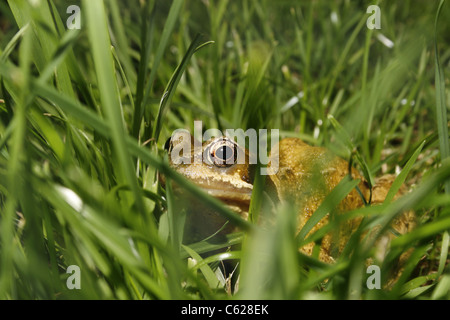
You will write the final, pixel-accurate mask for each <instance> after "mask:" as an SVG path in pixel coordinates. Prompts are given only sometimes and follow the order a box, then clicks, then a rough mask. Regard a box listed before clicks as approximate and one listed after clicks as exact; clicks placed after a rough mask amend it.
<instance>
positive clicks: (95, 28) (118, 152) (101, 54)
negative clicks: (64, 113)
mask: <svg viewBox="0 0 450 320" xmlns="http://www.w3.org/2000/svg"><path fill="white" fill-rule="evenodd" d="M83 6H84V7H85V10H84V11H85V12H87V15H86V19H87V26H88V34H89V39H90V43H91V47H92V55H93V59H94V65H95V70H96V74H97V79H98V87H99V91H100V98H101V104H102V110H103V113H104V115H105V117H106V121H107V123H108V124H109V128H110V132H109V134H110V135H111V140H112V144H113V146H114V154H115V156H116V158H117V161H118V162H117V164H116V166H115V168H116V171H117V172H118V176H119V179H118V183H119V184H126V185H129V186H130V188H131V191H132V195H133V196H132V197H131V196H130V195H129V193H126V196H127V197H128V201H129V202H128V204H129V205H131V204H132V203H133V202H134V201H135V202H136V205H137V208H138V210H139V212H141V213H144V212H145V207H144V204H143V199H142V193H141V190H140V188H139V187H138V183H137V180H136V175H135V173H134V167H133V164H132V161H131V156H130V154H129V151H128V149H127V147H126V139H125V136H126V132H125V128H124V120H123V117H122V115H123V111H122V109H121V103H120V101H119V93H118V88H117V85H116V81H115V79H116V75H115V71H114V70H115V68H114V61H113V57H112V53H111V49H110V48H111V43H110V40H109V34H108V23H107V17H106V13H105V8H104V4H103V2H102V1H86V0H84V1H83ZM152 231H153V232H156V228H154V229H153V230H152Z"/></svg>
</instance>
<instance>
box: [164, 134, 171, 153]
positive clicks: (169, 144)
mask: <svg viewBox="0 0 450 320" xmlns="http://www.w3.org/2000/svg"><path fill="white" fill-rule="evenodd" d="M171 145H172V138H171V137H169V139H167V140H166V143H164V150H166V151H169V149H170V146H171Z"/></svg>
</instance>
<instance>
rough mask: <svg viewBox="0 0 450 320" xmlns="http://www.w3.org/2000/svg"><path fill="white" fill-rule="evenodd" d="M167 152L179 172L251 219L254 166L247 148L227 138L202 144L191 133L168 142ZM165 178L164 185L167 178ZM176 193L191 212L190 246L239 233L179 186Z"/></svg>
mask: <svg viewBox="0 0 450 320" xmlns="http://www.w3.org/2000/svg"><path fill="white" fill-rule="evenodd" d="M165 149H166V150H167V152H168V154H169V163H170V166H171V167H172V168H173V169H174V170H175V171H177V172H178V173H179V174H181V175H183V176H184V177H186V178H187V179H189V180H191V181H192V182H194V183H195V184H196V185H198V186H199V187H201V188H202V189H203V190H204V191H205V192H207V193H208V194H210V195H211V196H213V197H215V198H218V199H220V200H221V201H222V202H224V203H225V204H226V205H227V206H228V207H229V208H230V209H231V210H233V211H235V212H236V213H238V214H239V215H240V216H241V217H242V218H244V219H247V217H248V210H249V205H250V198H251V194H252V190H253V184H252V180H253V178H252V176H253V171H254V170H253V166H254V165H250V164H249V153H248V151H247V150H246V149H244V148H242V147H240V146H239V145H238V144H237V143H236V142H234V140H232V139H230V138H228V137H225V136H221V137H217V138H213V139H210V140H207V141H206V142H204V143H203V144H202V143H201V142H199V141H198V140H195V139H194V137H192V136H191V135H190V134H189V133H188V132H187V131H181V132H178V133H176V134H173V135H172V137H171V138H170V139H169V140H167V142H166V145H165ZM161 178H162V182H163V183H164V178H163V177H161ZM174 192H175V193H176V194H177V195H178V197H179V201H177V204H176V205H179V206H180V209H185V210H186V212H187V213H188V217H187V219H186V225H185V241H187V242H188V243H189V242H196V241H200V240H202V239H205V238H209V236H211V235H212V234H216V235H219V236H222V235H225V234H228V233H230V232H233V231H235V230H236V229H235V226H233V225H231V224H229V223H228V222H227V221H226V219H225V218H224V217H222V216H221V215H220V214H218V213H217V212H215V211H214V210H213V209H211V208H209V207H208V206H206V205H205V204H204V203H202V201H199V199H195V198H193V197H192V196H191V195H190V194H188V193H185V192H183V190H181V189H180V188H177V186H176V185H175V184H174ZM219 230H220V232H219V233H217V232H218V231H219Z"/></svg>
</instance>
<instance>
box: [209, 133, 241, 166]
mask: <svg viewBox="0 0 450 320" xmlns="http://www.w3.org/2000/svg"><path fill="white" fill-rule="evenodd" d="M209 151H210V152H209V153H210V154H209V155H210V157H211V160H212V162H213V163H214V165H216V166H217V167H229V166H231V165H233V164H235V163H236V158H237V146H236V144H235V143H234V142H232V141H230V140H225V139H220V140H218V141H216V142H214V143H213V144H211V147H210V150H209Z"/></svg>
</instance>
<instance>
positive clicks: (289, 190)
mask: <svg viewBox="0 0 450 320" xmlns="http://www.w3.org/2000/svg"><path fill="white" fill-rule="evenodd" d="M192 139H193V138H192V137H191V138H190V139H186V137H185V138H184V139H183V138H179V139H177V140H176V141H173V140H172V141H171V147H170V148H169V153H170V152H171V151H172V150H173V147H174V146H180V145H182V144H186V143H190V144H191V145H192V148H191V150H192V153H191V154H190V159H191V161H190V162H191V163H190V164H183V163H181V164H177V163H175V162H174V161H173V160H171V161H170V163H171V166H172V167H173V168H174V169H175V170H176V171H177V172H178V173H181V174H182V175H184V176H185V177H187V178H188V179H190V180H192V181H193V182H194V183H196V184H197V185H199V186H201V187H202V188H203V189H204V190H205V191H207V192H208V193H209V194H211V195H213V196H215V197H217V198H219V199H221V200H222V201H224V202H225V203H226V204H227V205H229V206H230V208H232V209H233V210H235V211H236V212H238V213H239V214H240V215H241V216H242V217H243V218H245V219H246V218H247V216H248V208H249V203H250V197H251V192H252V189H253V186H252V181H251V175H252V172H251V171H252V170H251V169H252V167H251V165H249V164H248V161H246V163H245V164H232V165H229V166H221V165H220V164H221V163H220V159H219V165H217V164H214V163H211V159H209V160H210V161H209V163H208V162H205V161H197V163H195V161H194V160H195V159H196V158H197V160H199V159H200V160H201V159H202V157H203V158H204V157H205V154H207V155H211V154H213V151H214V150H212V147H213V146H214V145H217V142H218V140H217V139H214V140H213V141H212V140H210V141H206V142H204V143H203V145H202V148H201V150H200V149H199V150H197V151H196V150H194V148H193V140H192ZM221 139H222V140H223V141H225V140H224V139H228V138H225V137H223V138H221ZM219 140H220V139H219ZM228 140H229V139H228ZM230 141H231V140H230ZM219 142H220V141H219ZM237 148H240V147H238V146H237ZM241 150H242V151H243V152H245V156H246V159H247V160H248V152H247V151H246V150H244V149H241ZM205 151H206V152H205ZM278 152H279V153H278V159H279V164H278V171H277V173H276V174H274V175H270V176H269V177H267V178H266V182H267V189H268V190H269V191H272V195H274V196H275V197H274V198H275V199H276V201H293V202H294V204H295V206H296V207H297V208H298V210H299V213H298V220H299V221H298V230H300V229H301V228H302V227H303V226H304V224H305V223H306V221H308V219H309V218H310V216H311V215H312V214H313V213H314V212H315V210H316V209H317V208H318V207H319V206H320V204H321V203H322V201H323V199H324V198H325V197H326V196H327V194H329V193H330V192H331V190H333V188H334V187H336V185H337V184H338V183H339V182H340V181H341V180H342V179H343V178H344V177H345V176H347V175H348V170H349V165H348V162H347V161H345V160H343V159H341V158H339V157H337V156H335V155H333V154H332V153H331V152H329V151H328V150H326V149H324V148H320V147H312V146H309V145H307V144H306V143H304V142H303V141H301V140H300V139H298V138H285V139H282V140H281V141H280V142H279V148H278ZM272 156H275V157H276V156H277V154H272V155H271V157H272ZM169 158H171V157H169ZM213 162H214V161H213ZM269 167H270V165H269ZM352 177H353V178H354V179H361V182H360V183H359V185H358V187H359V189H360V191H361V193H362V195H363V196H364V197H365V199H369V193H370V192H369V188H368V186H367V184H366V183H365V182H364V180H363V179H362V177H361V176H360V174H359V173H358V172H357V170H356V169H354V168H352ZM392 182H393V178H392V177H389V176H385V177H382V178H381V179H379V180H378V181H377V183H376V185H375V186H374V188H373V191H372V203H373V204H377V203H381V202H383V201H384V199H385V197H386V195H387V192H388V191H389V188H390V185H391V184H392ZM180 197H183V194H182V193H181V194H180ZM180 203H183V204H188V208H187V209H188V210H187V211H188V212H187V214H188V216H187V219H186V229H185V236H186V237H185V238H186V240H187V241H188V242H192V241H199V240H202V239H204V238H207V237H209V236H211V235H212V234H214V233H216V232H217V231H218V230H220V229H221V228H223V226H224V225H225V224H226V221H225V220H224V219H223V218H222V216H221V215H219V214H217V213H215V212H213V211H211V209H209V208H207V207H205V206H203V205H202V204H201V202H199V201H196V200H195V199H194V200H192V199H189V198H185V199H181V200H180ZM363 205H364V202H363V200H362V198H361V195H360V194H359V193H358V192H357V191H356V190H355V189H354V190H352V191H351V192H350V193H349V194H348V195H347V197H346V198H345V199H344V200H343V201H342V202H341V203H340V204H339V207H338V208H337V210H338V211H339V212H345V211H349V210H352V209H356V208H359V207H361V206H363ZM327 221H328V216H326V217H325V218H323V219H322V220H321V221H320V222H319V223H318V224H317V225H316V226H315V227H314V228H313V229H312V230H311V231H310V232H311V233H313V232H315V231H316V230H317V229H319V228H320V227H321V226H323V225H324V224H326V223H327ZM359 221H360V220H359V219H354V220H351V221H348V222H347V225H345V226H344V227H343V228H342V230H341V231H340V235H339V239H341V240H340V241H339V243H338V244H336V243H333V242H332V238H333V237H332V236H331V235H327V236H325V237H324V239H323V240H322V245H321V248H320V249H321V250H320V255H319V258H320V259H321V260H322V261H324V262H332V261H333V258H332V255H331V250H332V249H336V248H337V249H338V252H339V251H341V249H342V248H343V246H344V245H345V243H346V240H348V237H349V235H350V233H351V232H352V231H353V230H354V229H355V228H356V227H357V226H358V224H359ZM413 225H414V215H413V214H412V213H408V214H405V215H403V216H402V217H400V218H398V219H397V220H396V221H394V224H393V228H394V229H396V230H397V231H398V232H399V233H405V232H408V231H409V230H410V229H411V228H412V227H413ZM234 230H235V228H234V227H233V226H231V225H229V224H227V225H225V227H224V228H223V229H222V230H221V231H220V232H219V234H226V233H229V232H232V231H234ZM313 246H314V244H312V243H311V244H308V245H306V246H304V247H303V248H301V250H302V251H303V252H304V253H306V254H311V252H312V248H313Z"/></svg>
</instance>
